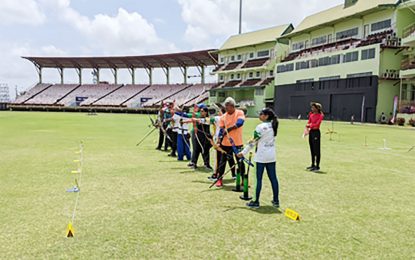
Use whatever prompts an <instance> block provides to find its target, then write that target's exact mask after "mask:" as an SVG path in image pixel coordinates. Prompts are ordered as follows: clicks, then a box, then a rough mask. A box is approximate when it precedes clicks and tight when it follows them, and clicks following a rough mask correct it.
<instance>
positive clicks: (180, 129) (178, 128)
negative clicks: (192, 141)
mask: <svg viewBox="0 0 415 260" xmlns="http://www.w3.org/2000/svg"><path fill="white" fill-rule="evenodd" d="M181 119H184V120H185V119H186V118H184V117H181V116H179V115H177V114H174V116H173V120H174V127H173V132H176V133H178V134H184V135H187V133H188V132H189V126H188V124H183V125H180V120H181Z"/></svg>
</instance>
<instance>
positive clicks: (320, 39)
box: [311, 35, 327, 46]
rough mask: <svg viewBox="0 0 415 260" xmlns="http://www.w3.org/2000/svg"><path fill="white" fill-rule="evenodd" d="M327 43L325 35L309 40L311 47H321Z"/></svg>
mask: <svg viewBox="0 0 415 260" xmlns="http://www.w3.org/2000/svg"><path fill="white" fill-rule="evenodd" d="M325 43H327V35H324V36H320V37H317V38H314V39H312V40H311V46H316V45H322V44H325Z"/></svg>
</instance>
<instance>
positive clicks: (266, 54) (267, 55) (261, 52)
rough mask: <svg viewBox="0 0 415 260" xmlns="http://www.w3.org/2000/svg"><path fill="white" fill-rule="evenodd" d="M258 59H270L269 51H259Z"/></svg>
mask: <svg viewBox="0 0 415 260" xmlns="http://www.w3.org/2000/svg"><path fill="white" fill-rule="evenodd" d="M257 57H258V58H262V57H269V50H266V51H259V52H258V53H257Z"/></svg>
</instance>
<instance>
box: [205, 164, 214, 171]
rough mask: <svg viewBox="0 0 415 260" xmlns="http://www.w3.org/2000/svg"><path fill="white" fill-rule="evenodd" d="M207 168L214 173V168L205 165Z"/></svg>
mask: <svg viewBox="0 0 415 260" xmlns="http://www.w3.org/2000/svg"><path fill="white" fill-rule="evenodd" d="M205 168H206V169H208V170H211V171H213V168H212V166H210V165H205Z"/></svg>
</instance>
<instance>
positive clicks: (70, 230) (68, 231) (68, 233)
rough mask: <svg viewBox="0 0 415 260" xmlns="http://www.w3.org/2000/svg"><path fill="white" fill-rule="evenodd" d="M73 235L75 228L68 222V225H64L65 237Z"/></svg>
mask: <svg viewBox="0 0 415 260" xmlns="http://www.w3.org/2000/svg"><path fill="white" fill-rule="evenodd" d="M74 235H75V230H74V228H73V226H72V223H71V222H69V223H68V226H67V227H66V237H73V236H74Z"/></svg>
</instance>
